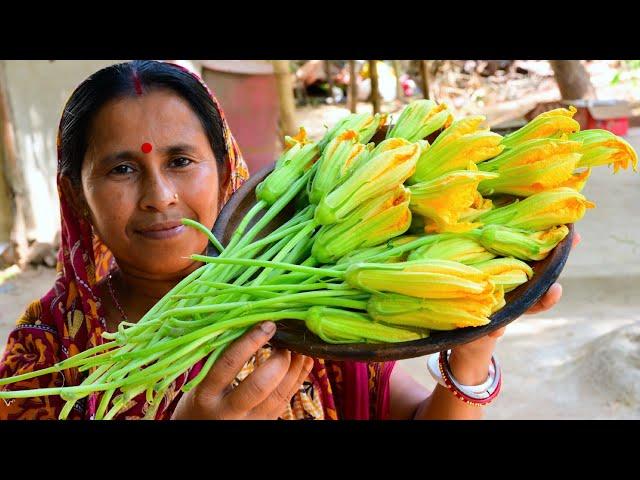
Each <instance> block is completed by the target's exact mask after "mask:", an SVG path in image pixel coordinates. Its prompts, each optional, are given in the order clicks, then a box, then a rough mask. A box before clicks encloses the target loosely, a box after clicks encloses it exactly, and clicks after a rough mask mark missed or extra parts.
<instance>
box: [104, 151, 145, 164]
mask: <svg viewBox="0 0 640 480" xmlns="http://www.w3.org/2000/svg"><path fill="white" fill-rule="evenodd" d="M136 156H137V153H136V152H132V151H131V150H121V151H119V152H115V153H110V154H108V155H105V156H104V157H102V158H101V159H100V163H102V164H106V165H111V164H113V163H117V162H121V161H123V160H133V159H135V158H136Z"/></svg>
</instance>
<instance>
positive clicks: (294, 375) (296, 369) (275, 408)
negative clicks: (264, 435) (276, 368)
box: [252, 354, 313, 419]
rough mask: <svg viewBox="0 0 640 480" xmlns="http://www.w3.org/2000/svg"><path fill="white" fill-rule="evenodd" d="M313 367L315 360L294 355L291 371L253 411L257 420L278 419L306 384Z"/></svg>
mask: <svg viewBox="0 0 640 480" xmlns="http://www.w3.org/2000/svg"><path fill="white" fill-rule="evenodd" d="M312 367H313V360H312V359H311V358H308V357H305V356H304V355H298V354H293V358H292V360H291V366H290V368H289V371H288V372H287V374H286V375H285V377H284V378H283V379H282V381H281V382H280V383H279V384H278V385H277V387H276V388H275V389H273V391H272V392H271V394H270V395H269V396H268V397H267V398H266V399H265V400H264V401H263V402H262V403H261V404H260V405H258V406H256V407H255V408H254V409H253V412H252V416H254V417H255V418H273V419H276V418H278V417H279V416H280V415H281V414H282V413H283V412H284V411H285V408H286V407H287V405H288V404H289V402H291V397H293V395H295V393H296V392H297V391H298V389H299V388H300V385H302V382H304V380H305V378H306V377H307V375H309V372H310V371H311V368H312Z"/></svg>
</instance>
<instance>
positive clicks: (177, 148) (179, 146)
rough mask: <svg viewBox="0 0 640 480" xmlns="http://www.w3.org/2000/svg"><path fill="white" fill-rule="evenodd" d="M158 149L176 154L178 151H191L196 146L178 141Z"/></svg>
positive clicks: (194, 149) (169, 153)
mask: <svg viewBox="0 0 640 480" xmlns="http://www.w3.org/2000/svg"><path fill="white" fill-rule="evenodd" d="M159 150H160V151H161V152H162V153H165V154H167V155H177V154H180V153H193V152H195V151H196V148H195V147H194V146H193V145H189V144H188V143H178V144H175V145H169V146H168V147H163V148H160V149H159Z"/></svg>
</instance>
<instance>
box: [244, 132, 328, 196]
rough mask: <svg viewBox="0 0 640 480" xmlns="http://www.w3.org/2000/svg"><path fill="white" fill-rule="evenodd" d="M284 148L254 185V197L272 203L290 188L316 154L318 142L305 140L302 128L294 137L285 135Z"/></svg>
mask: <svg viewBox="0 0 640 480" xmlns="http://www.w3.org/2000/svg"><path fill="white" fill-rule="evenodd" d="M285 143H286V145H287V148H286V150H285V151H284V152H283V153H282V155H280V158H278V160H277V161H276V164H275V168H274V170H273V171H272V172H271V173H270V174H269V175H268V176H267V177H266V178H265V179H264V180H263V181H262V182H260V184H259V185H258V186H257V187H256V197H257V198H258V200H263V201H265V202H267V204H269V205H272V204H273V203H274V202H275V201H276V200H277V199H278V198H280V197H281V196H282V195H284V193H285V192H287V191H288V190H289V188H291V184H292V183H293V182H295V181H296V180H297V179H298V178H300V177H301V176H302V174H303V173H304V172H305V171H306V170H307V169H309V168H310V167H311V165H313V163H314V161H315V159H316V158H317V156H318V153H319V149H318V144H317V143H313V142H308V141H307V140H306V132H305V131H304V128H300V133H299V134H298V135H296V136H295V137H287V139H286V140H285Z"/></svg>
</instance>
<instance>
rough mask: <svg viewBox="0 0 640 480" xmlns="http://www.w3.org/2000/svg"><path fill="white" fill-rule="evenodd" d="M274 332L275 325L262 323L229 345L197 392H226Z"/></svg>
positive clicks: (210, 393) (209, 393)
mask: <svg viewBox="0 0 640 480" xmlns="http://www.w3.org/2000/svg"><path fill="white" fill-rule="evenodd" d="M275 332H276V325H275V323H273V322H263V323H261V324H259V325H256V326H255V327H253V328H252V329H251V330H249V331H248V332H247V333H245V334H244V335H243V336H242V337H240V338H239V339H237V340H236V341H235V342H233V343H232V344H231V345H229V347H228V348H227V349H226V350H225V351H224V353H223V354H222V355H220V358H218V359H217V360H216V362H215V364H214V365H213V367H212V368H211V371H210V372H209V374H208V375H207V376H206V377H205V378H204V380H203V381H202V383H200V385H199V387H200V388H199V390H200V391H201V392H203V393H204V394H206V395H217V394H220V393H222V392H223V391H224V390H226V389H227V387H228V386H229V385H230V384H231V383H232V382H233V380H234V379H235V378H236V376H237V375H238V373H239V372H240V370H242V367H243V366H244V365H245V364H246V363H247V362H248V361H249V360H250V359H251V357H252V356H253V355H254V354H255V353H256V352H257V351H258V350H259V349H260V347H262V346H264V344H265V343H267V342H268V341H269V339H270V338H271V337H272V336H273V334H274V333H275Z"/></svg>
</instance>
